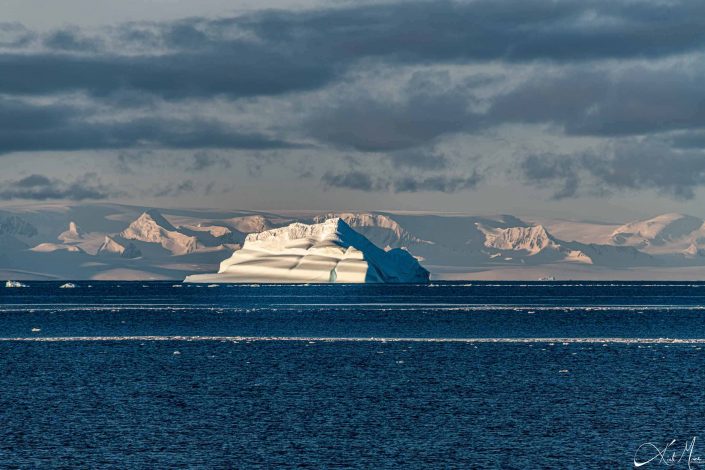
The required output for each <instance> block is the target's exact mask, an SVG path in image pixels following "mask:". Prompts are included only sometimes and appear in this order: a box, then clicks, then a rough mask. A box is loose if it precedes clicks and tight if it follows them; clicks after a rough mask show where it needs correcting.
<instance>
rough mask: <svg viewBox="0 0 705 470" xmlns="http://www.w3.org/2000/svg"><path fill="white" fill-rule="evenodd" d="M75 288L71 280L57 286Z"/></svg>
mask: <svg viewBox="0 0 705 470" xmlns="http://www.w3.org/2000/svg"><path fill="white" fill-rule="evenodd" d="M75 288H76V284H74V283H73V282H67V283H66V284H61V285H60V286H59V289H75Z"/></svg>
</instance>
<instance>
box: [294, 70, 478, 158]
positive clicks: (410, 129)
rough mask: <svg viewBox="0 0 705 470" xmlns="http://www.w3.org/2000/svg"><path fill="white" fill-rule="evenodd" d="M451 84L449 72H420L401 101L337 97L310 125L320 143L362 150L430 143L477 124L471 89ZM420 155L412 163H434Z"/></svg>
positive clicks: (314, 117) (387, 149) (408, 146)
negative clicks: (472, 110)
mask: <svg viewBox="0 0 705 470" xmlns="http://www.w3.org/2000/svg"><path fill="white" fill-rule="evenodd" d="M447 81H448V77H447V76H446V74H435V73H416V74H414V76H413V77H412V78H411V79H410V80H409V81H408V83H407V84H406V85H405V86H404V89H403V90H402V93H401V95H402V97H401V98H400V99H392V98H390V99H381V98H374V99H373V98H371V97H368V96H364V95H363V96H350V97H343V98H341V99H336V98H335V97H331V99H330V100H329V101H330V102H329V103H328V106H327V107H326V108H322V109H318V110H317V111H316V112H315V113H314V114H313V116H312V117H311V118H310V119H309V120H307V121H306V122H305V123H304V126H305V127H306V129H307V132H309V133H310V134H312V135H314V136H315V137H316V138H318V139H319V140H322V141H324V142H329V143H332V144H334V145H336V146H340V147H343V148H352V149H355V150H358V151H362V152H385V151H386V152H389V151H395V150H401V149H409V148H412V147H418V146H420V145H425V144H426V143H428V142H430V141H432V140H433V139H436V138H437V137H439V136H441V135H445V134H448V133H452V132H457V131H461V130H463V129H469V128H471V127H472V126H473V124H474V121H475V120H476V117H475V115H474V114H473V113H471V112H470V111H469V109H468V107H469V105H470V102H471V101H472V97H471V95H470V94H469V93H468V90H469V88H468V85H467V84H465V83H461V84H460V85H455V86H450V85H448V84H447ZM414 157H416V158H414ZM419 157H420V155H418V154H417V155H411V156H410V158H409V160H410V161H412V163H413V161H414V160H415V161H416V162H417V163H419V164H421V165H423V164H424V163H428V162H431V161H432V160H431V159H428V158H419ZM391 158H392V159H396V158H398V157H394V156H392V157H391ZM422 160H425V161H422Z"/></svg>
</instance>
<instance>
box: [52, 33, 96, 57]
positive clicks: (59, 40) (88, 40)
mask: <svg viewBox="0 0 705 470" xmlns="http://www.w3.org/2000/svg"><path fill="white" fill-rule="evenodd" d="M43 44H44V46H46V47H48V48H50V49H57V50H62V51H82V52H92V51H94V50H97V49H100V48H101V47H102V46H103V40H102V38H99V37H88V36H84V35H82V34H81V31H80V30H79V29H77V28H73V29H68V28H66V29H60V30H57V31H53V32H51V33H49V34H48V35H47V36H46V37H45V38H44V40H43Z"/></svg>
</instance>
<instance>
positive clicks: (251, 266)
mask: <svg viewBox="0 0 705 470" xmlns="http://www.w3.org/2000/svg"><path fill="white" fill-rule="evenodd" d="M428 277H429V273H428V271H427V270H426V269H424V268H423V267H421V265H420V264H419V262H418V261H417V260H416V259H415V258H414V257H413V256H412V255H411V254H410V253H409V252H408V251H406V250H404V249H401V248H395V249H392V250H389V251H385V250H383V249H381V248H379V247H377V246H376V245H374V244H373V243H372V242H370V241H369V240H368V239H367V238H365V237H364V236H363V235H361V234H359V233H358V232H356V231H355V230H353V229H352V228H351V227H350V226H349V225H348V224H347V223H346V222H345V221H344V220H342V219H341V218H339V217H333V218H329V219H326V220H324V221H322V222H319V223H314V224H303V223H299V222H296V223H292V224H290V225H288V226H286V227H279V228H274V229H270V230H265V231H262V232H259V233H251V234H249V235H248V236H247V238H246V239H245V243H244V245H243V247H242V249H240V250H237V251H235V253H233V255H232V256H231V257H230V258H228V259H226V260H224V261H223V262H222V263H221V264H220V270H219V271H218V273H217V274H203V275H193V276H188V277H187V278H186V282H339V283H361V282H427V281H428Z"/></svg>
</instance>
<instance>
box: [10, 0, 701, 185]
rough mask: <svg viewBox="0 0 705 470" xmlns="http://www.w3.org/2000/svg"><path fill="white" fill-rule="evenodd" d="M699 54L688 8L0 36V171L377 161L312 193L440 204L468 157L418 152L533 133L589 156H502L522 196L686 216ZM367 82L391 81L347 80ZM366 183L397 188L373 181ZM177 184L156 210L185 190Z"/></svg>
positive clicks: (323, 15)
mask: <svg viewBox="0 0 705 470" xmlns="http://www.w3.org/2000/svg"><path fill="white" fill-rule="evenodd" d="M704 50H705V2H702V1H701V0H682V1H668V2H660V1H654V2H636V1H632V0H623V1H606V0H603V1H598V0H584V1H583V0H566V1H561V2H554V1H549V0H505V1H497V0H477V1H467V2H452V1H412V2H399V3H384V4H380V5H372V4H368V3H365V4H360V5H353V6H344V7H338V8H322V9H321V8H319V9H312V10H305V11H295V12H294V11H284V10H273V11H261V12H251V13H246V14H243V15H241V16H238V17H234V18H220V19H211V20H208V19H201V18H193V19H185V20H181V21H176V22H171V23H167V22H164V23H128V24H123V25H115V26H114V27H111V28H106V29H104V30H100V31H87V30H81V29H78V28H71V27H65V28H62V29H60V30H56V31H52V32H48V33H44V34H40V33H36V32H32V31H29V30H27V28H25V27H24V26H22V25H20V24H16V23H0V70H1V71H2V73H0V154H5V153H10V152H28V151H58V150H63V151H67V150H75V151H79V150H95V149H103V150H104V149H143V148H169V149H194V150H195V151H196V153H195V155H196V156H195V157H194V160H193V164H192V165H191V166H190V167H189V171H201V172H205V171H215V170H216V169H221V170H227V169H228V168H230V164H229V162H228V160H224V159H222V158H220V157H214V156H212V155H210V154H207V153H199V151H202V150H204V149H213V148H217V149H246V150H258V149H289V148H300V147H301V146H302V145H303V144H301V143H300V142H304V143H305V144H306V145H310V146H311V147H318V148H319V149H322V150H321V151H322V152H325V151H328V150H331V155H333V156H331V157H330V159H334V158H336V156H339V155H341V154H343V153H352V154H366V155H379V159H378V162H379V164H378V165H377V166H376V167H374V166H373V165H372V166H368V167H366V168H353V169H347V170H346V169H345V166H344V164H342V163H341V162H340V161H337V162H336V161H332V162H330V161H329V165H328V168H325V169H324V170H323V171H322V172H321V174H318V175H316V176H318V177H320V178H321V181H322V183H323V184H324V185H326V186H331V187H332V186H337V187H345V188H350V189H359V190H362V191H396V192H405V191H410V192H416V191H440V192H457V191H462V190H466V189H472V188H474V187H475V186H476V185H478V184H479V183H480V182H481V181H483V180H484V179H486V175H483V174H480V173H478V172H477V170H474V169H471V168H468V167H467V166H466V167H465V168H464V169H463V171H458V170H457V167H456V166H454V163H458V162H461V161H462V160H463V159H466V160H467V159H469V157H468V156H467V155H464V154H463V153H462V152H460V153H457V154H456V155H454V156H452V157H450V156H448V155H446V154H445V153H443V152H441V151H438V146H439V144H441V143H442V142H443V141H444V139H447V138H450V137H452V136H455V135H466V136H473V135H477V134H479V133H483V132H488V131H490V130H493V129H497V128H501V127H502V126H506V125H508V124H509V125H520V126H537V127H540V126H544V127H546V128H549V129H550V130H549V131H542V132H548V133H554V134H555V135H558V136H561V137H564V136H567V137H571V136H592V137H595V138H597V139H600V140H601V143H602V144H603V145H602V146H599V147H598V148H596V149H595V150H593V151H590V152H585V151H582V150H581V151H576V152H573V153H570V152H566V153H560V152H558V153H556V152H552V151H546V152H533V153H531V154H530V155H528V156H527V155H526V154H524V155H520V156H519V168H520V173H521V175H522V176H523V180H524V181H526V182H528V183H529V184H540V185H542V186H543V185H553V188H554V190H555V196H556V197H563V198H564V197H576V196H579V195H581V194H583V193H584V189H583V188H584V187H585V185H586V181H588V180H589V181H591V182H592V183H595V184H596V187H598V188H602V190H603V191H604V192H608V191H614V190H619V189H637V190H638V189H657V190H659V191H661V192H664V193H668V194H670V195H674V196H676V197H681V198H688V197H692V196H693V195H694V191H695V189H696V188H698V187H700V186H703V185H705V178H702V177H701V174H702V172H703V168H701V167H705V159H704V156H703V154H702V152H701V149H703V148H705V137H703V136H705V106H704V105H703V103H705V91H703V90H704V88H703V87H702V83H703V82H705V56H704V55H703V51H704ZM480 65H485V66H492V65H494V66H496V68H497V69H500V72H497V73H496V74H494V75H488V76H487V77H485V78H484V79H483V80H480V81H478V80H476V79H475V78H476V77H475V75H473V74H474V72H468V71H467V70H461V71H460V72H458V73H460V74H461V75H462V74H465V76H461V77H460V78H458V77H451V75H452V74H450V73H448V74H446V75H444V74H443V73H433V72H430V71H428V70H431V69H434V68H439V67H440V68H443V67H447V68H453V67H458V68H460V69H462V68H463V67H465V68H470V69H471V68H472V67H477V66H480ZM407 68H414V69H417V70H420V72H418V73H414V74H412V76H411V77H409V76H408V75H405V72H403V70H404V69H407ZM427 69H428V70H427ZM380 70H381V71H385V73H387V74H389V75H390V76H392V77H394V76H395V75H397V76H398V79H397V80H388V82H391V83H392V84H391V85H390V84H389V83H383V79H382V78H378V77H377V81H375V80H374V79H373V80H370V81H369V82H366V83H364V84H361V83H362V82H357V81H356V80H357V77H358V75H359V74H362V73H367V74H368V75H371V76H375V75H376V72H377V71H380ZM370 86H371V87H374V89H369V88H368V87H370ZM340 90H343V91H344V92H343V93H340ZM72 96H77V97H80V99H81V100H84V101H85V103H84V104H81V105H79V104H75V103H73V102H72V101H71V99H70V97H72ZM311 97H313V98H311ZM38 98H39V99H40V100H38ZM46 98H51V99H52V100H50V101H51V103H52V104H47V102H46ZM309 98H311V99H310V100H309ZM266 100H269V101H266ZM215 101H219V102H222V103H225V106H226V107H229V109H230V110H231V113H232V114H236V113H240V112H243V111H242V110H243V109H245V110H247V111H245V112H243V113H248V112H249V113H253V119H252V120H251V122H256V123H258V125H254V126H253V125H250V126H243V125H240V124H236V123H234V122H232V121H230V120H229V119H228V117H229V116H225V115H224V114H227V112H226V113H224V112H223V111H222V109H220V110H219V111H218V112H215V111H214V112H212V113H211V114H210V115H209V113H208V109H209V106H212V105H213V103H214V102H215ZM199 103H202V106H199ZM243 103H244V104H243ZM261 103H266V104H261ZM290 103H294V104H293V105H291V106H289V104H290ZM268 106H271V109H270V108H268ZM174 109H177V110H179V111H180V112H176V113H175V112H174V111H173V110H174ZM113 110H118V111H119V112H120V113H121V114H120V117H119V118H118V117H113V116H112V111H113ZM192 110H198V111H199V113H198V114H196V113H192V112H191V111H192ZM287 113H288V114H287ZM203 116H205V117H203ZM245 117H248V116H245ZM645 137H648V139H644V138H645ZM639 138H641V139H642V140H638V139H639ZM635 139H636V140H635ZM634 142H642V143H641V144H640V145H636V144H634ZM644 142H648V145H646V144H644ZM603 149H608V150H605V151H604V152H603ZM336 152H337V153H336ZM467 153H468V154H469V152H467ZM122 155H124V154H122ZM488 158H489V157H488ZM136 162H137V160H134V159H133V161H132V164H135V163H136ZM118 163H120V162H118ZM265 164H266V162H261V163H258V164H257V165H255V166H254V167H253V168H254V170H253V171H252V173H253V174H261V173H262V171H261V166H262V165H265ZM258 165H259V166H258ZM385 165H386V168H388V167H390V166H391V167H392V168H393V169H402V170H411V172H409V171H399V172H396V173H394V172H391V173H390V172H389V171H387V172H386V173H384V172H380V171H379V170H380V168H385ZM509 166H513V167H516V161H515V162H510V164H509ZM454 172H455V173H457V174H455V173H454ZM458 175H460V176H458ZM186 181H190V180H186ZM179 184H181V185H182V186H181V188H180V189H179ZM183 184H184V183H178V182H175V183H173V184H171V185H169V186H165V188H167V189H164V191H163V196H167V195H174V194H178V193H183V192H186V191H188V190H189V188H188V187H187V186H188V185H185V186H184V185H183ZM10 186H12V185H10ZM13 187H14V186H13ZM12 194H14V193H7V195H6V196H2V193H0V197H14V196H13V195H12ZM27 194H30V193H27Z"/></svg>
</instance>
